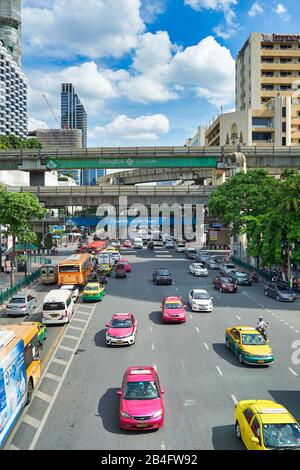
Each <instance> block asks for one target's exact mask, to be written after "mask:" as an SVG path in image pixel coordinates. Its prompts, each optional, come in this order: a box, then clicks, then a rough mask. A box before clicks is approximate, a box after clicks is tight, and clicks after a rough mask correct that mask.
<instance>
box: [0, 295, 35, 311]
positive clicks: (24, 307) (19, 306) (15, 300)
mask: <svg viewBox="0 0 300 470" xmlns="http://www.w3.org/2000/svg"><path fill="white" fill-rule="evenodd" d="M36 306H37V301H36V297H33V296H32V295H30V294H19V295H14V296H13V297H12V298H11V299H10V301H9V302H8V304H7V305H6V310H5V313H6V315H7V316H10V315H11V316H19V315H30V314H31V313H32V312H33V310H34V309H35V308H36Z"/></svg>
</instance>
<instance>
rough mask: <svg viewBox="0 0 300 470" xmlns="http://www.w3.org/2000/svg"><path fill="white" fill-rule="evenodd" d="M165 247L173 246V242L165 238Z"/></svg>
mask: <svg viewBox="0 0 300 470" xmlns="http://www.w3.org/2000/svg"><path fill="white" fill-rule="evenodd" d="M165 248H167V249H170V248H174V244H173V242H172V240H167V241H166V244H165Z"/></svg>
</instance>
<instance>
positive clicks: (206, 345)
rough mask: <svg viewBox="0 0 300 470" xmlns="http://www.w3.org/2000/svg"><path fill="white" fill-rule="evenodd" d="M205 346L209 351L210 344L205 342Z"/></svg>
mask: <svg viewBox="0 0 300 470" xmlns="http://www.w3.org/2000/svg"><path fill="white" fill-rule="evenodd" d="M204 346H205V348H206V349H207V351H209V346H208V344H207V343H204Z"/></svg>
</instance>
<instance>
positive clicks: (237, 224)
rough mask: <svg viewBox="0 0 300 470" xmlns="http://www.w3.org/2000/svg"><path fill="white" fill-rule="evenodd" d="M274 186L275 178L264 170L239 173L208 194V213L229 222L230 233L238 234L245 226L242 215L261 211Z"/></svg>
mask: <svg viewBox="0 0 300 470" xmlns="http://www.w3.org/2000/svg"><path fill="white" fill-rule="evenodd" d="M277 186H278V181H277V180H276V179H275V178H273V177H271V176H268V174H267V172H266V171H265V170H254V171H250V172H248V173H246V174H244V173H239V174H237V175H236V176H234V177H233V178H230V179H228V180H227V181H226V182H225V183H224V184H222V185H221V186H219V187H218V188H217V189H216V191H214V193H213V194H212V195H211V197H210V200H209V210H210V213H211V214H212V215H214V216H217V217H218V219H219V220H220V221H221V222H223V223H224V224H227V225H230V224H232V233H233V234H234V235H238V234H239V233H240V232H241V230H242V228H244V227H245V220H244V219H243V217H245V216H258V215H260V214H263V213H264V212H265V210H266V208H267V207H268V205H269V201H270V199H271V198H272V195H273V193H274V191H275V190H276V187H277Z"/></svg>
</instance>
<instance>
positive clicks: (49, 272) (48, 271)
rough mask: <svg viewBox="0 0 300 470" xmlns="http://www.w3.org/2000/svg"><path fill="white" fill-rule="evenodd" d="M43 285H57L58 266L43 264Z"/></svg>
mask: <svg viewBox="0 0 300 470" xmlns="http://www.w3.org/2000/svg"><path fill="white" fill-rule="evenodd" d="M41 272H42V274H41V281H42V284H44V285H48V284H56V283H57V279H58V266H57V265H54V264H43V266H42V268H41Z"/></svg>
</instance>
